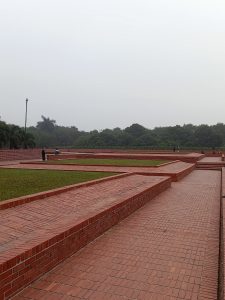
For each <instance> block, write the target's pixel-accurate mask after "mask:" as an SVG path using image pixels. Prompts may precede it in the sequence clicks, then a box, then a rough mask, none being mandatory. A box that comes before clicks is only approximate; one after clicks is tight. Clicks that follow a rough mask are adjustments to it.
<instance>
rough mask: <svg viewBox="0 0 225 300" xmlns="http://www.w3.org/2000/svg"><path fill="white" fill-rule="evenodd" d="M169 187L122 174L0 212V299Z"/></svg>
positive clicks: (161, 179) (149, 178) (163, 181)
mask: <svg viewBox="0 0 225 300" xmlns="http://www.w3.org/2000/svg"><path fill="white" fill-rule="evenodd" d="M170 184H171V180H170V178H167V177H158V176H157V177H153V176H142V175H128V176H126V177H123V178H117V179H113V180H111V181H105V182H102V183H98V184H96V185H92V186H88V187H83V188H79V189H74V190H71V191H69V192H65V193H62V194H59V195H57V196H51V197H48V198H45V199H42V200H37V201H34V202H31V203H27V204H24V205H20V206H17V207H15V208H9V209H5V210H2V211H0V245H1V246H0V279H1V281H0V299H4V298H1V296H2V297H3V294H4V293H5V296H6V298H7V297H8V296H10V295H12V294H13V293H14V292H16V291H18V290H19V289H20V288H21V287H23V286H24V285H26V284H27V283H29V282H31V281H33V280H34V279H36V278H37V277H38V276H40V275H41V274H44V273H45V272H47V271H49V270H50V269H51V268H52V267H53V266H55V265H56V264H57V263H59V262H60V261H61V260H62V259H64V258H65V257H68V256H70V255H71V254H73V253H74V252H76V251H77V250H79V249H80V248H81V247H83V246H84V245H86V244H87V243H88V242H90V241H92V240H93V239H95V238H96V237H98V236H99V235H100V234H102V233H103V232H104V231H105V230H107V229H109V228H111V227H112V226H113V225H115V224H116V223H118V222H119V221H121V220H122V219H123V218H125V217H127V216H128V215H129V214H130V213H132V212H133V211H135V210H136V209H138V208H139V207H140V206H141V205H144V204H145V203H146V202H147V201H149V200H150V199H152V198H153V197H154V196H156V195H157V194H159V193H160V192H161V191H164V190H165V189H166V188H168V187H169V186H170Z"/></svg>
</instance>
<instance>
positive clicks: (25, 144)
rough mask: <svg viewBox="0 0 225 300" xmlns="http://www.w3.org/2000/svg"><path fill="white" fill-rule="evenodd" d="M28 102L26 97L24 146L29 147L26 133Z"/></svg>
mask: <svg viewBox="0 0 225 300" xmlns="http://www.w3.org/2000/svg"><path fill="white" fill-rule="evenodd" d="M27 102H28V98H26V111H25V127H24V133H25V134H24V148H25V149H26V148H27V143H26V133H27Z"/></svg>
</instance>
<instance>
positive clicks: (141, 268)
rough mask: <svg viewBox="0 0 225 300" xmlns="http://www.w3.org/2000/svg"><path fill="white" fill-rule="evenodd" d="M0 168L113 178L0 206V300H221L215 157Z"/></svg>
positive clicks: (220, 174) (220, 183) (219, 186)
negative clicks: (154, 164) (153, 162)
mask: <svg viewBox="0 0 225 300" xmlns="http://www.w3.org/2000/svg"><path fill="white" fill-rule="evenodd" d="M208 166H210V168H209V169H207V168H208ZM1 167H2V168H5V167H6V168H17V169H20V168H21V169H50V170H59V171H60V170H69V171H71V172H72V171H77V170H79V171H81V170H82V171H107V172H108V171H110V172H117V173H119V174H121V175H119V176H118V175H117V176H114V177H112V178H111V179H110V178H109V179H107V180H103V181H102V182H101V181H99V182H98V181H97V182H94V183H93V184H92V185H90V186H89V185H85V184H84V185H82V184H81V185H79V186H77V188H76V186H74V188H72V189H71V190H69V191H66V190H65V191H62V192H60V193H59V194H55V195H54V194H52V195H51V196H47V197H46V198H42V199H41V198H40V199H38V197H37V199H35V201H33V200H32V202H30V201H31V200H29V199H28V201H27V203H25V204H21V202H18V200H17V199H15V200H13V199H12V200H10V201H12V202H13V201H15V207H13V206H12V207H10V208H5V207H3V208H2V210H1V211H0V225H1V226H0V283H1V284H0V299H4V300H5V299H14V300H16V299H17V300H19V299H21V300H22V299H23V300H26V299H46V300H50V299H53V300H54V299H56V300H57V299H68V300H69V299H71V300H72V299H74V300H84V299H90V300H94V299H95V300H126V299H127V300H135V299H136V300H148V299H149V300H151V299H159V300H160V299H162V300H164V299H166V300H167V299H168V300H181V299H187V300H191V299H193V300H203V299H206V300H216V299H218V300H221V299H223V293H221V292H220V291H221V286H223V277H221V270H223V265H222V262H223V257H222V255H223V253H222V252H221V243H222V241H221V231H220V228H221V225H223V222H222V220H223V218H222V219H221V215H220V214H221V204H223V200H222V201H221V199H223V198H221V197H223V196H225V192H224V190H225V189H224V183H225V179H224V174H225V173H224V168H223V166H222V163H221V158H218V157H205V158H203V159H201V160H199V161H198V162H197V164H195V163H187V162H177V161H176V162H173V163H171V164H168V165H164V166H159V167H157V168H154V167H144V168H143V167H114V166H75V165H58V164H57V165H51V164H49V165H43V164H40V163H33V162H32V161H30V162H26V163H23V162H21V161H15V162H14V163H12V162H9V163H8V162H7V164H4V163H3V164H2V166H1ZM196 167H197V168H198V169H196ZM212 168H213V169H212ZM221 192H222V193H221ZM26 197H27V196H24V198H26ZM17 202H18V203H17ZM221 222H222V223H221ZM222 246H223V244H222ZM221 295H222V296H221Z"/></svg>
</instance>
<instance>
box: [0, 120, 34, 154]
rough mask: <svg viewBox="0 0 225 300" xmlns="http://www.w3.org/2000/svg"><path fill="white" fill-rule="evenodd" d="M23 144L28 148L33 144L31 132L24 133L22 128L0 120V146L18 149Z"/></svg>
mask: <svg viewBox="0 0 225 300" xmlns="http://www.w3.org/2000/svg"><path fill="white" fill-rule="evenodd" d="M25 145H26V147H28V148H33V147H34V146H35V141H34V137H33V135H32V134H30V133H26V135H25V132H24V129H23V128H21V127H19V126H16V125H13V124H6V123H5V122H3V121H0V148H10V149H19V148H22V147H24V146H25Z"/></svg>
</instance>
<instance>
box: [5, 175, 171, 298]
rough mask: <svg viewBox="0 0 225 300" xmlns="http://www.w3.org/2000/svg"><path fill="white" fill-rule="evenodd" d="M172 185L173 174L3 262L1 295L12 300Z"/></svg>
mask: <svg viewBox="0 0 225 300" xmlns="http://www.w3.org/2000/svg"><path fill="white" fill-rule="evenodd" d="M128 176H129V175H128ZM170 186H171V178H170V177H167V178H165V179H164V178H161V180H160V181H159V182H157V183H152V185H151V187H149V188H146V189H144V190H143V191H142V192H140V193H138V194H134V195H133V196H131V197H129V198H126V199H125V200H122V201H121V202H119V203H117V204H115V205H112V206H111V207H109V208H106V209H104V210H103V211H101V212H99V213H97V214H93V216H91V217H89V218H88V219H86V220H83V221H81V222H80V223H78V224H76V225H74V226H72V227H70V228H69V229H67V230H64V231H63V232H55V233H54V237H52V238H49V239H47V240H45V241H43V242H41V243H40V244H39V245H36V246H31V249H28V250H25V251H24V252H22V253H20V254H18V255H16V256H15V257H13V258H11V259H8V260H7V261H5V262H3V263H2V264H1V265H0V281H1V284H2V288H1V289H0V298H1V296H2V297H3V298H1V299H8V298H9V297H12V296H13V295H15V294H17V293H18V292H19V291H21V290H22V289H23V288H25V287H26V286H27V285H29V284H30V283H31V282H32V281H34V280H36V279H37V278H39V277H40V276H42V275H43V274H45V273H46V272H48V271H50V270H51V269H52V268H53V267H55V266H56V265H58V264H59V263H60V262H62V261H63V260H64V259H66V258H67V257H69V256H71V255H72V254H74V253H75V252H77V251H78V250H80V249H81V248H82V247H84V246H85V245H87V244H88V243H90V242H91V241H93V240H94V239H95V238H97V237H98V236H100V235H101V234H103V233H104V232H105V231H106V230H108V229H110V228H111V227H112V226H114V225H116V224H117V223H118V222H120V221H121V220H123V219H124V218H126V217H127V216H129V215H130V214H131V213H132V212H134V211H135V210H137V209H139V208H140V207H142V206H143V205H144V204H146V203H147V202H148V201H150V200H151V199H153V198H154V197H155V196H157V195H158V194H160V193H161V192H163V191H165V190H166V189H167V188H169V187H170ZM70 226H71V225H70Z"/></svg>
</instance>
